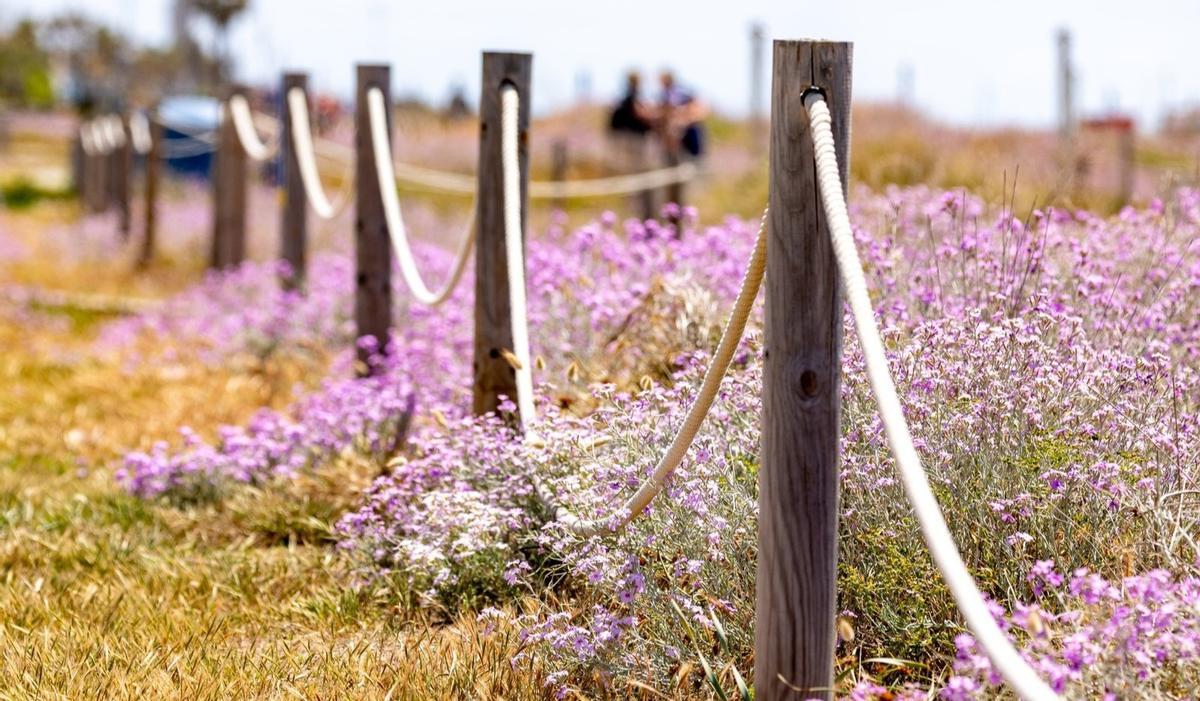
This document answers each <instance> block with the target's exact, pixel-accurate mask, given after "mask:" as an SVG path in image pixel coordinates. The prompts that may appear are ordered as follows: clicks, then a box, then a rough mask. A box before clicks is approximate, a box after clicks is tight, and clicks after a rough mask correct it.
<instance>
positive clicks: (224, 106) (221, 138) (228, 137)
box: [210, 86, 247, 269]
mask: <svg viewBox="0 0 1200 701" xmlns="http://www.w3.org/2000/svg"><path fill="white" fill-rule="evenodd" d="M239 94H245V90H244V89H243V88H242V87H241V86H230V87H228V88H226V90H225V92H224V95H223V96H222V100H221V123H220V125H219V126H218V127H217V153H216V160H215V161H214V163H213V176H212V188H213V208H214V209H213V235H212V253H211V258H210V267H213V268H217V269H220V268H227V267H231V266H235V265H238V264H240V263H241V262H242V261H243V260H244V259H245V256H246V160H247V159H246V150H245V149H244V148H242V143H241V141H240V140H239V139H238V135H237V128H236V127H235V126H234V124H233V117H232V116H231V115H230V114H229V99H230V98H231V97H233V96H234V95H239Z"/></svg>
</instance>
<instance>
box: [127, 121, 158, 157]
mask: <svg viewBox="0 0 1200 701" xmlns="http://www.w3.org/2000/svg"><path fill="white" fill-rule="evenodd" d="M129 138H130V140H131V141H132V142H133V150H134V152H136V153H137V154H138V155H139V156H144V155H146V154H148V153H150V149H151V148H153V147H154V136H153V135H152V134H151V133H150V120H149V119H147V118H146V115H145V114H144V113H142V112H134V113H133V114H132V115H130V116H129Z"/></svg>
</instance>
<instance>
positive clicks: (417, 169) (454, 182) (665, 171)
mask: <svg viewBox="0 0 1200 701" xmlns="http://www.w3.org/2000/svg"><path fill="white" fill-rule="evenodd" d="M395 172H396V176H397V178H399V179H400V180H402V181H404V182H407V183H410V184H413V185H418V186H421V187H425V188H428V189H431V190H440V191H442V192H449V193H453V194H457V195H474V194H475V180H476V177H475V176H474V175H466V174H463V173H451V172H448V171H442V170H434V169H432V168H425V167H423V166H418V165H413V164H411V163H397V164H396V165H395ZM699 173H700V168H699V167H698V166H697V165H696V164H694V163H682V164H680V165H677V166H671V167H670V168H660V169H658V170H650V171H646V172H644V173H633V174H630V175H616V176H612V177H606V178H592V179H589V180H560V181H554V180H543V181H536V180H535V181H532V182H530V183H529V189H528V193H529V197H530V199H539V200H552V199H569V198H588V197H609V196H614V195H628V194H631V193H635V192H642V191H644V190H652V189H655V188H660V187H666V186H667V185H673V184H675V183H680V182H687V181H689V180H692V179H694V178H696V177H697V176H698V175H699Z"/></svg>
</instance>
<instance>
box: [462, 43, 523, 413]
mask: <svg viewBox="0 0 1200 701" xmlns="http://www.w3.org/2000/svg"><path fill="white" fill-rule="evenodd" d="M532 70H533V56H532V55H531V54H518V53H497V52H484V54H483V83H482V89H481V91H480V96H479V171H478V173H479V174H478V177H479V182H478V185H477V187H478V188H479V190H478V191H479V194H478V200H477V202H478V204H477V207H478V210H477V212H476V215H475V221H476V222H477V226H478V234H477V236H478V238H477V241H476V245H475V360H474V364H473V368H474V376H475V384H474V403H473V404H474V410H475V413H476V414H486V413H489V412H492V411H495V410H496V407H497V405H498V404H499V403H500V399H499V398H500V397H501V396H506V397H510V398H512V399H513V400H514V401H516V398H517V376H516V372H515V371H514V370H513V368H512V366H511V365H509V364H508V361H506V360H505V359H504V354H503V351H510V352H511V351H512V347H513V342H512V311H511V309H510V308H509V297H508V269H507V267H506V265H505V260H506V258H505V255H506V252H507V249H506V247H505V245H504V177H503V176H504V173H503V161H502V160H501V154H500V88H501V87H502V86H503V85H504V84H506V83H511V84H512V85H513V86H514V87H516V89H517V92H518V93H519V94H520V115H519V121H518V129H519V134H518V147H517V148H518V157H519V159H520V166H521V230H522V233H523V232H524V230H525V223H526V219H527V217H528V212H529V109H530V101H529V98H530V78H531V75H532Z"/></svg>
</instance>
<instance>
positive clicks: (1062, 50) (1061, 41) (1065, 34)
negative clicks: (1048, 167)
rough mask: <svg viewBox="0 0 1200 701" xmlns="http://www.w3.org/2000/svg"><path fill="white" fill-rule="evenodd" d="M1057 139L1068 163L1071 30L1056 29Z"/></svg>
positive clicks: (1072, 85)
mask: <svg viewBox="0 0 1200 701" xmlns="http://www.w3.org/2000/svg"><path fill="white" fill-rule="evenodd" d="M1056 41H1057V44H1058V140H1059V145H1060V148H1061V149H1062V151H1063V153H1064V154H1066V156H1067V160H1068V163H1069V162H1070V158H1071V156H1072V144H1071V142H1072V140H1073V138H1074V136H1075V69H1074V68H1073V67H1072V66H1071V32H1070V30H1068V29H1067V28H1065V27H1064V28H1062V29H1059V30H1058V34H1057V35H1056Z"/></svg>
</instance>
